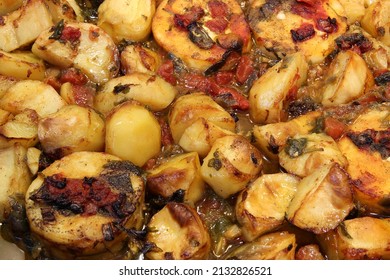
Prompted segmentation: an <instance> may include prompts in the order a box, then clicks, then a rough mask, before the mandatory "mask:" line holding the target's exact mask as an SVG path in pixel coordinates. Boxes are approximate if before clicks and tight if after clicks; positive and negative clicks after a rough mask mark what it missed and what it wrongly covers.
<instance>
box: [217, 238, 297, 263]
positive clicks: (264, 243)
mask: <svg viewBox="0 0 390 280" xmlns="http://www.w3.org/2000/svg"><path fill="white" fill-rule="evenodd" d="M296 248H297V243H296V238H295V235H294V234H292V233H288V232H287V231H282V232H273V233H269V234H266V235H263V236H261V237H260V238H258V239H257V240H255V241H252V242H248V243H244V244H243V245H240V246H238V247H237V248H234V249H233V250H232V251H231V252H229V253H228V254H227V255H226V256H225V257H224V258H225V259H228V260H293V259H294V257H295V250H296Z"/></svg>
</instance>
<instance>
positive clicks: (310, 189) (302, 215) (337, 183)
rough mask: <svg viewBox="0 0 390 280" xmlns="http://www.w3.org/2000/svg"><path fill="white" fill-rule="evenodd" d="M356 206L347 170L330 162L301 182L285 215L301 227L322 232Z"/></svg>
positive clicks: (336, 223) (329, 228)
mask: <svg viewBox="0 0 390 280" xmlns="http://www.w3.org/2000/svg"><path fill="white" fill-rule="evenodd" d="M353 208H354V201H353V195H352V189H351V184H350V181H349V176H348V173H347V172H346V171H345V170H344V169H342V168H341V167H340V165H338V164H337V163H331V164H328V165H325V166H322V167H318V168H316V170H315V171H314V172H312V173H311V174H310V175H308V176H306V177H305V178H303V179H302V180H301V181H300V182H299V184H298V186H297V191H296V192H295V194H294V196H293V198H292V200H291V203H290V204H289V205H288V208H287V211H286V218H287V219H288V221H290V223H292V224H294V225H295V226H297V227H299V228H302V229H305V230H307V231H311V232H314V233H315V234H320V233H324V232H327V231H329V230H332V229H334V228H336V227H337V226H338V225H339V224H340V223H341V222H342V221H343V220H344V219H345V218H346V217H347V215H348V214H349V212H350V211H351V210H352V209H353Z"/></svg>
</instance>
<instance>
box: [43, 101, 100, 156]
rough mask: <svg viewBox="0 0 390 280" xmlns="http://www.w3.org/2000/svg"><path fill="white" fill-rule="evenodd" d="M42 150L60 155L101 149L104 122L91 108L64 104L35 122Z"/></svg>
mask: <svg viewBox="0 0 390 280" xmlns="http://www.w3.org/2000/svg"><path fill="white" fill-rule="evenodd" d="M38 139H39V142H40V143H41V146H42V149H43V151H44V152H45V153H47V154H50V155H54V157H55V156H58V157H62V156H65V155H68V154H70V153H73V152H80V151H91V152H102V151H104V139H105V123H104V120H103V118H102V117H101V116H100V115H99V114H98V113H96V112H95V111H94V110H93V109H90V108H85V107H81V106H77V105H67V106H64V107H62V108H61V109H60V110H59V111H57V112H55V113H53V114H50V115H47V116H46V117H44V118H42V119H41V120H40V121H39V123H38Z"/></svg>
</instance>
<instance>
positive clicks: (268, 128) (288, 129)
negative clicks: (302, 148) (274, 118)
mask: <svg viewBox="0 0 390 280" xmlns="http://www.w3.org/2000/svg"><path fill="white" fill-rule="evenodd" d="M321 115H322V114H321V113H320V112H318V111H315V112H309V113H307V114H305V115H302V116H299V117H297V118H294V119H292V120H290V121H286V122H278V123H270V124H265V125H254V127H253V130H252V131H253V136H254V138H255V140H256V142H255V145H256V146H257V147H258V148H259V149H260V150H261V151H262V152H263V153H264V154H265V155H266V156H267V158H269V159H273V160H277V159H278V154H279V152H280V151H281V150H282V148H283V147H284V145H285V144H286V142H287V139H288V138H290V137H293V136H295V135H297V134H301V135H305V134H309V133H310V132H311V131H312V130H314V129H315V128H316V125H317V120H318V119H319V118H320V117H321Z"/></svg>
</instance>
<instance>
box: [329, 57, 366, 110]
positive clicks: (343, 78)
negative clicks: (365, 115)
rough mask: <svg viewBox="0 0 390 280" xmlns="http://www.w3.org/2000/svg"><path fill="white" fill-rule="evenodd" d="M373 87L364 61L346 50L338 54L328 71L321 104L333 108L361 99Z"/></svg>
mask: <svg viewBox="0 0 390 280" xmlns="http://www.w3.org/2000/svg"><path fill="white" fill-rule="evenodd" d="M373 85H374V78H373V76H372V73H371V71H370V69H369V68H368V66H367V64H366V62H365V61H364V59H363V58H362V57H361V56H360V55H358V54H357V53H356V52H354V51H351V50H348V51H342V52H340V53H338V55H337V56H336V58H335V59H334V60H333V61H332V63H331V65H330V66H329V69H328V75H327V76H326V77H325V86H324V88H323V93H322V104H323V105H324V106H334V105H341V104H346V103H349V102H351V101H353V100H355V99H357V98H359V97H361V96H362V95H363V94H364V93H365V92H366V91H367V89H370V88H371V87H372V86H373Z"/></svg>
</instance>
